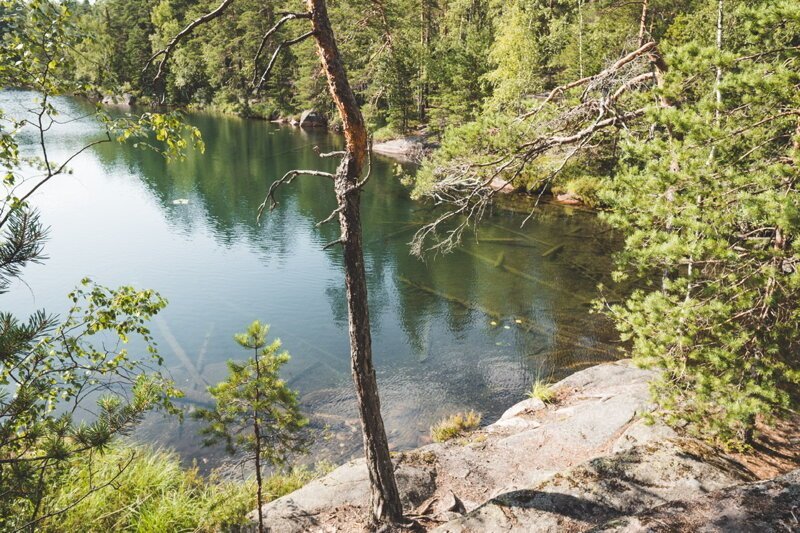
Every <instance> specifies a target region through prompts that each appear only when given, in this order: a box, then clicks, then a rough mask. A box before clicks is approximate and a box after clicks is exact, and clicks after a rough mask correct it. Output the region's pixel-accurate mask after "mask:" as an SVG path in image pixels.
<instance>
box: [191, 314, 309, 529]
mask: <svg viewBox="0 0 800 533" xmlns="http://www.w3.org/2000/svg"><path fill="white" fill-rule="evenodd" d="M268 333H269V326H268V325H266V324H265V325H262V324H261V323H260V322H259V321H257V320H256V321H255V322H253V323H252V324H250V326H249V327H248V328H247V331H246V332H244V333H239V334H237V335H235V337H234V338H235V339H236V342H237V343H238V344H239V345H240V346H241V347H242V348H245V349H248V350H253V357H252V358H249V359H247V360H246V361H245V362H244V363H237V362H234V361H228V372H229V374H228V379H227V380H225V381H222V382H220V383H218V384H217V385H215V386H213V387H209V389H208V392H209V393H210V394H211V397H212V398H213V399H214V408H213V409H198V410H197V411H195V412H194V413H193V415H194V416H195V417H196V418H198V419H199V420H202V421H204V422H205V424H206V425H205V427H204V428H203V429H202V430H201V433H202V434H203V435H205V436H206V440H205V443H206V444H213V443H215V442H219V441H224V442H225V444H226V446H227V448H228V451H229V452H230V453H243V454H244V456H245V458H246V459H249V460H252V461H253V462H254V463H255V470H256V485H257V494H258V498H257V503H258V507H257V508H258V514H259V524H260V525H263V515H262V505H263V503H264V501H265V499H264V494H265V493H264V490H265V488H266V490H267V491H269V490H271V489H270V485H269V480H268V482H267V483H265V482H264V480H263V478H262V472H261V471H262V468H263V467H264V466H265V465H269V466H275V467H278V468H279V469H282V468H285V467H286V466H287V465H288V462H289V459H290V458H291V457H292V456H294V455H297V454H300V453H306V452H307V450H308V445H309V444H310V442H309V438H308V434H307V433H306V432H305V431H304V428H305V427H306V426H307V425H308V420H307V419H305V418H304V417H303V416H302V415H301V414H300V408H299V406H298V403H297V393H296V392H295V391H293V390H292V389H290V388H289V387H288V386H287V385H286V382H285V381H283V380H282V379H281V378H280V375H279V372H280V368H281V367H282V366H283V365H284V364H286V363H287V362H288V361H289V354H288V353H287V352H285V351H283V352H281V351H280V349H281V342H280V340H277V339H276V340H274V341H272V342H271V343H269V344H268V343H267V334H268ZM302 476H303V472H302V471H296V472H294V474H292V473H291V472H290V475H289V477H287V478H285V479H283V478H277V479H275V480H273V484H274V485H275V486H273V487H272V489H276V490H280V489H281V487H283V488H287V489H288V488H291V487H292V486H293V484H296V483H298V482H299V481H298V480H302Z"/></svg>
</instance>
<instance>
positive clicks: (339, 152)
mask: <svg viewBox="0 0 800 533" xmlns="http://www.w3.org/2000/svg"><path fill="white" fill-rule="evenodd" d="M313 150H314V153H316V154H317V155H318V156H319V157H336V156H340V157H341V156H345V155H347V152H346V151H344V150H334V151H333V152H320V150H319V146H315V147H314V148H313Z"/></svg>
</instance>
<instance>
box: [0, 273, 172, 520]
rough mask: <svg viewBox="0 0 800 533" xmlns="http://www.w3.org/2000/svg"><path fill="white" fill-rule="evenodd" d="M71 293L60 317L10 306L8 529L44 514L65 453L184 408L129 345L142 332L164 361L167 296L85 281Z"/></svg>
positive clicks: (2, 405)
mask: <svg viewBox="0 0 800 533" xmlns="http://www.w3.org/2000/svg"><path fill="white" fill-rule="evenodd" d="M69 298H70V300H71V301H72V303H73V307H72V308H71V309H70V310H69V312H68V313H67V315H66V316H65V317H64V319H63V320H62V321H60V322H58V321H56V319H55V318H54V317H52V316H48V315H46V314H45V313H44V312H38V313H35V314H34V315H33V316H31V317H30V318H29V319H28V320H27V321H26V322H21V321H19V320H18V319H16V318H15V317H13V316H12V315H10V314H9V313H2V314H0V356H2V359H0V413H2V415H0V449H1V450H2V452H0V490H2V491H3V493H4V494H5V498H3V500H2V502H0V517H2V518H0V523H1V524H2V525H3V527H9V528H14V527H21V526H22V525H24V524H26V523H28V522H31V521H34V520H36V519H37V517H38V516H39V512H40V504H41V501H42V499H43V498H44V497H45V496H46V495H47V493H48V491H49V490H50V489H51V488H52V485H51V483H52V482H53V479H54V477H57V476H58V473H59V471H60V470H61V469H63V468H64V462H65V461H69V460H72V459H73V458H76V457H81V458H82V459H81V460H82V461H87V459H86V456H87V454H88V453H89V452H92V451H99V450H103V449H105V448H106V447H107V446H108V445H109V443H110V442H111V440H112V438H113V437H114V436H115V435H119V434H125V433H127V432H128V431H129V430H130V429H131V428H132V427H133V426H134V425H135V424H136V423H137V422H138V421H139V420H140V419H141V417H142V416H143V415H144V414H145V413H146V412H148V411H150V410H152V409H156V408H161V409H165V410H167V411H168V412H176V410H175V408H174V407H173V405H172V399H173V398H176V397H179V396H180V395H181V394H180V392H179V391H177V390H176V389H175V388H174V386H173V384H172V381H171V380H169V379H166V378H164V377H163V376H162V375H161V374H159V373H158V372H148V371H147V362H146V361H139V360H136V359H134V358H132V357H131V356H130V355H129V354H128V350H127V348H126V347H125V346H126V345H127V344H128V342H129V341H130V339H131V338H132V337H138V338H139V339H140V342H143V343H144V345H145V347H146V350H147V351H148V352H149V353H150V356H151V359H152V361H153V362H155V363H156V365H159V364H160V362H161V359H160V357H159V355H158V353H157V352H156V350H155V346H154V344H153V342H152V338H151V337H150V332H149V330H148V329H147V327H146V322H147V321H148V320H149V319H150V318H151V317H152V316H153V315H155V314H156V313H158V312H159V311H160V310H161V309H162V308H163V307H164V305H165V304H166V302H165V301H164V300H163V299H162V298H161V297H160V296H159V295H158V294H156V293H154V292H153V291H136V290H134V289H133V288H131V287H121V288H119V289H116V290H110V289H106V288H104V287H99V286H96V285H94V284H92V283H91V282H89V280H84V282H83V284H82V286H81V287H80V288H78V289H76V290H75V291H74V292H73V293H71V294H70V295H69ZM92 398H96V400H95V403H96V406H97V407H96V409H95V416H94V417H93V419H92V420H90V421H78V420H76V419H75V418H74V417H73V412H74V411H75V409H76V408H77V407H78V406H84V405H85V404H86V402H87V401H88V400H90V399H92ZM88 461H89V462H90V461H91V459H90V458H89V459H88Z"/></svg>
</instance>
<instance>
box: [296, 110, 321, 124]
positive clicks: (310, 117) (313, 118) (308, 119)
mask: <svg viewBox="0 0 800 533" xmlns="http://www.w3.org/2000/svg"><path fill="white" fill-rule="evenodd" d="M298 125H299V126H300V127H301V128H324V127H326V126H327V125H328V120H327V119H326V118H325V116H324V115H322V114H321V113H318V112H317V111H315V110H313V109H309V110H306V111H303V114H302V115H300V122H299V123H298Z"/></svg>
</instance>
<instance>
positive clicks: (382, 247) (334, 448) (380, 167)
mask: <svg viewBox="0 0 800 533" xmlns="http://www.w3.org/2000/svg"><path fill="white" fill-rule="evenodd" d="M29 98H31V94H30V93H25V92H14V91H4V92H2V93H0V108H3V109H9V108H14V107H15V106H16V107H17V108H18V107H19V104H20V103H21V102H24V101H25V100H26V99H29ZM58 105H59V106H60V107H61V108H62V109H63V110H64V112H65V115H66V116H78V115H80V114H81V113H84V112H85V111H86V104H84V103H81V102H78V101H74V100H65V99H64V100H60V101H59V102H58ZM188 120H189V122H191V123H192V124H194V125H195V126H197V127H198V128H200V130H201V131H202V133H203V137H204V139H205V142H206V146H207V150H206V153H205V155H200V154H196V153H191V154H190V155H189V157H188V159H187V160H186V161H185V162H181V163H170V164H167V163H165V162H164V160H163V159H162V158H161V157H160V156H158V155H157V154H155V153H151V152H147V151H143V150H141V149H135V148H133V147H131V146H120V145H117V144H104V145H100V146H98V147H96V148H95V149H92V150H91V151H88V152H86V153H85V154H83V155H81V156H80V157H79V158H78V159H76V161H75V163H74V164H73V171H74V173H73V174H72V175H69V176H62V177H59V178H58V179H56V180H53V182H52V183H50V184H48V185H47V187H45V188H44V189H42V191H41V193H40V194H38V195H37V196H36V199H35V202H34V204H35V205H36V206H37V207H38V208H39V209H40V210H41V212H42V216H43V220H44V221H45V223H46V224H49V225H50V226H51V228H52V230H51V237H50V240H49V242H48V243H47V254H48V256H49V260H48V261H47V262H46V263H45V265H43V266H38V265H35V266H31V267H29V268H27V269H26V271H25V276H24V280H25V282H26V284H27V286H26V285H24V284H17V285H16V286H15V287H14V288H13V290H12V291H11V293H9V294H6V295H4V296H2V300H3V304H2V307H3V309H9V310H12V311H15V312H19V313H25V312H29V311H32V310H34V309H37V308H41V307H46V308H47V309H49V310H51V311H63V310H65V309H66V305H67V303H66V299H65V298H64V297H65V295H66V293H67V292H69V290H70V289H71V288H72V287H73V286H74V285H75V284H76V283H77V282H78V281H79V280H80V279H81V278H82V277H83V276H87V275H88V276H90V277H92V278H93V279H94V280H95V281H97V282H99V283H102V284H105V285H118V284H134V285H136V286H139V287H150V288H154V289H157V290H158V291H160V292H161V293H162V294H163V295H164V296H165V297H166V298H167V299H168V300H169V306H168V307H167V309H166V310H165V311H164V312H163V313H162V314H161V315H160V316H159V318H158V320H157V321H156V322H155V324H154V327H153V331H154V333H155V337H156V339H157V341H158V343H159V347H160V351H161V353H162V355H163V356H164V357H165V360H166V363H167V366H168V367H169V369H170V371H171V373H172V375H173V377H174V378H175V379H176V381H177V382H178V384H179V385H180V386H181V387H182V388H184V389H185V390H186V392H187V402H188V403H190V404H191V403H197V402H204V401H206V400H207V397H206V395H205V393H204V391H205V387H206V385H207V384H208V383H214V382H215V381H216V380H218V379H220V378H222V377H223V376H224V373H225V360H226V359H228V358H237V357H241V356H242V355H243V353H242V352H240V351H238V350H237V348H236V347H235V345H234V343H233V341H232V336H233V334H234V333H236V332H237V331H240V330H242V329H243V328H244V327H245V326H246V325H247V324H248V323H249V322H251V321H252V320H254V319H260V320H262V321H265V322H267V323H270V324H271V325H272V330H271V332H272V335H274V336H278V337H280V338H281V339H282V341H283V343H284V347H285V348H286V349H288V351H289V352H290V353H291V354H292V360H291V362H290V363H289V364H288V365H287V366H286V368H285V377H286V379H287V380H288V381H289V383H290V384H291V386H292V387H295V388H297V389H299V391H300V392H301V398H302V402H303V407H304V409H306V411H307V412H308V413H310V414H312V415H313V416H312V418H313V419H314V420H315V423H316V424H317V425H322V424H325V423H327V424H329V425H330V428H331V432H332V435H333V436H334V437H335V438H331V439H329V440H326V441H324V443H322V444H321V445H320V447H321V448H324V449H325V450H326V451H327V452H329V454H330V455H331V456H332V457H334V458H336V459H341V458H345V457H350V456H352V455H354V454H358V453H359V446H360V437H359V434H358V422H357V414H356V412H355V407H354V397H353V392H352V385H351V381H350V374H349V373H350V368H349V358H348V357H349V355H348V344H347V342H348V336H347V314H346V304H345V298H344V284H343V274H342V266H341V252H340V250H339V249H330V250H327V251H323V250H322V247H323V245H324V244H325V243H327V242H329V241H332V240H335V239H336V237H337V232H338V228H336V227H335V225H327V226H324V227H322V228H321V229H317V228H315V224H316V222H318V221H319V220H321V219H323V218H325V217H326V216H327V215H328V214H329V213H330V212H331V210H332V209H333V208H334V199H333V193H332V190H331V185H330V183H329V182H328V181H327V180H322V179H320V178H314V177H304V178H298V179H296V180H295V181H294V183H293V184H292V185H291V186H289V187H287V188H284V189H282V190H281V191H280V193H279V196H278V198H279V201H280V205H279V206H278V207H277V208H276V209H275V210H274V211H273V212H272V213H270V214H269V215H267V216H265V217H264V219H263V220H262V223H261V224H260V225H259V224H257V223H256V210H257V207H258V205H259V204H260V203H261V201H262V200H263V199H264V195H265V193H266V191H267V188H268V187H269V184H270V183H271V182H272V181H273V180H274V179H276V178H278V177H280V176H281V175H282V174H283V173H284V172H286V171H288V170H290V169H294V168H313V169H328V170H332V169H333V165H334V162H332V161H326V160H320V159H319V158H318V157H317V156H316V155H315V153H314V151H313V147H314V146H319V147H320V148H321V149H322V151H328V150H331V149H336V148H338V147H340V146H341V138H340V137H339V136H337V135H332V134H327V133H323V132H306V131H300V130H297V129H292V128H286V127H277V126H275V125H272V124H269V123H266V122H260V121H247V120H240V119H236V118H231V117H222V116H214V115H205V114H194V115H191V116H189V117H188ZM98 132H99V129H98V127H97V125H96V124H94V123H92V122H91V121H88V120H81V121H76V122H70V123H69V124H65V125H62V126H60V127H57V128H54V130H53V131H52V132H51V133H52V135H51V137H50V148H51V150H52V156H53V157H55V158H56V159H58V158H59V157H60V158H63V157H64V156H65V155H67V154H69V153H71V152H72V151H75V150H76V149H78V148H79V147H80V146H81V145H83V144H84V143H86V142H87V141H90V140H92V139H94V138H97V136H98ZM396 166H397V164H396V163H394V162H393V161H391V160H389V159H384V158H381V157H379V156H376V161H375V163H374V170H373V174H372V179H371V181H370V183H369V186H368V187H367V191H366V193H365V194H364V197H363V203H362V212H363V223H364V237H365V246H364V250H365V255H366V257H365V261H366V266H367V271H368V276H369V291H370V301H369V305H370V311H371V315H372V325H373V342H374V357H375V364H376V367H377V372H378V380H379V385H380V390H381V397H382V408H383V414H384V417H385V421H386V427H387V432H388V434H389V440H390V442H391V445H392V447H393V448H398V449H403V448H409V447H414V446H418V445H421V444H423V443H425V442H427V435H428V428H429V426H430V425H431V424H432V423H433V422H435V421H436V420H437V419H439V418H441V417H442V416H445V415H447V414H451V413H452V412H454V411H457V410H464V409H475V410H477V411H480V412H482V413H483V414H484V419H485V420H487V421H491V420H493V419H495V418H496V417H497V416H498V415H499V414H500V413H502V411H503V410H504V409H505V408H507V407H509V406H510V405H511V404H513V403H515V402H517V401H519V400H520V399H522V398H523V396H524V393H525V391H526V390H527V389H528V387H529V386H530V383H531V382H532V380H533V379H535V378H536V377H537V376H539V375H542V376H544V377H546V378H553V379H556V378H559V377H563V376H564V375H566V374H568V373H569V372H572V371H574V370H575V369H578V368H582V367H584V366H587V365H589V364H592V363H595V362H598V361H602V360H608V359H609V358H611V357H613V351H614V346H616V345H615V344H614V335H613V332H612V330H611V328H610V327H609V324H608V323H607V322H606V321H604V320H603V319H602V318H600V317H598V316H597V315H592V314H590V312H589V310H590V307H589V306H588V302H589V301H590V300H591V299H592V298H593V297H595V296H596V291H595V286H596V283H597V281H598V280H600V279H602V278H603V276H604V275H605V274H604V273H605V272H607V271H608V269H609V253H610V250H611V249H612V248H613V242H612V240H611V234H610V232H608V231H607V230H606V228H604V227H602V226H601V225H600V224H599V223H598V222H597V221H596V219H595V218H594V216H593V215H591V214H589V213H585V212H582V211H578V210H568V209H564V208H548V207H546V206H545V207H542V208H541V209H540V210H539V211H538V214H537V216H535V217H534V218H533V219H532V220H531V221H530V222H529V223H528V224H527V225H526V226H525V227H524V228H522V229H520V224H521V222H522V220H523V219H524V218H525V216H526V213H514V212H509V211H501V210H496V211H495V212H494V213H493V214H491V215H490V216H489V217H487V219H486V220H485V221H484V223H483V225H482V229H481V231H480V233H479V235H478V239H477V240H476V236H475V235H474V234H469V235H467V238H466V242H464V245H463V246H462V247H461V248H460V249H459V250H458V251H456V252H454V253H452V254H450V255H446V256H437V257H428V258H426V260H425V261H424V262H423V261H420V260H419V259H417V258H414V257H412V256H411V255H410V254H409V248H408V244H407V243H408V241H409V240H410V239H411V236H412V234H413V232H414V231H415V230H416V229H417V228H418V227H419V225H420V224H422V223H424V222H426V221H428V220H430V219H431V218H432V216H433V214H432V211H431V208H430V206H428V205H424V204H421V203H415V202H412V201H411V200H410V199H409V197H408V192H407V190H406V189H405V188H404V187H403V186H402V185H401V184H400V181H399V179H398V177H397V176H396V175H395V172H394V171H395V168H396ZM181 199H186V200H188V203H185V204H182V202H177V203H176V202H175V200H181ZM478 241H482V242H478ZM562 244H563V248H562V249H559V250H557V251H556V252H554V253H550V254H549V255H547V256H546V257H543V255H544V254H545V253H546V252H547V251H549V250H551V249H552V248H553V246H555V245H562ZM136 438H138V439H140V440H144V441H150V442H155V443H159V444H166V445H169V446H174V447H176V448H177V449H179V450H180V451H181V452H182V453H183V454H184V456H185V457H186V458H187V459H192V458H201V457H206V456H207V455H208V451H207V450H203V448H202V447H201V446H200V445H199V439H198V438H196V437H195V435H194V428H193V427H192V426H191V424H187V425H184V426H179V425H178V424H177V423H176V422H175V421H173V420H164V419H162V418H161V417H151V418H150V419H148V420H147V421H146V423H145V425H144V426H143V428H142V429H141V430H139V432H138V433H137V434H136Z"/></svg>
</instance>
